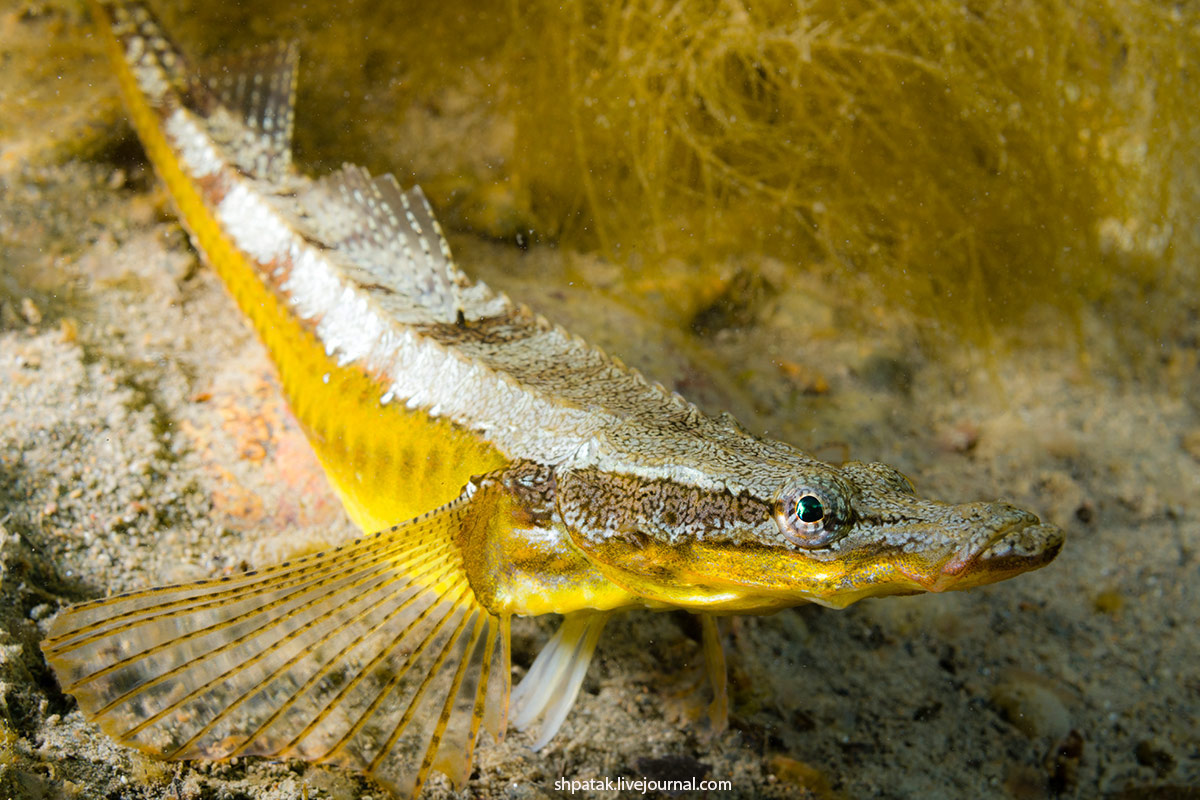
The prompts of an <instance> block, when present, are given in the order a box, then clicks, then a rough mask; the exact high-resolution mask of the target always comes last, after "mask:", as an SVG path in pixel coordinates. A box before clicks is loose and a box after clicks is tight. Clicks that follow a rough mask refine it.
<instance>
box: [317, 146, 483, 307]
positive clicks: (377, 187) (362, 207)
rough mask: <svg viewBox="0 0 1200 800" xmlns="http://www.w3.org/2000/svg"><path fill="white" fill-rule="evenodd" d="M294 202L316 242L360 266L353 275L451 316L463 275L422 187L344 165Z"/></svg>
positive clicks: (421, 305)
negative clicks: (407, 187)
mask: <svg viewBox="0 0 1200 800" xmlns="http://www.w3.org/2000/svg"><path fill="white" fill-rule="evenodd" d="M297 201H298V202H299V204H300V207H301V208H302V209H303V210H304V212H305V214H306V218H307V220H308V223H309V225H310V226H311V227H312V229H313V233H314V234H316V236H317V238H318V239H320V241H321V243H322V244H324V245H325V246H326V247H329V248H331V249H334V250H337V251H338V252H339V253H341V254H342V255H344V256H345V257H346V258H347V259H348V260H350V261H351V262H352V263H353V264H354V266H356V267H358V268H359V269H360V270H361V271H362V272H364V273H366V275H365V276H356V277H360V278H363V279H364V282H365V283H367V284H369V285H371V286H373V287H374V288H376V289H379V290H383V291H386V292H388V293H391V294H395V295H400V296H402V297H403V298H406V299H407V300H409V301H410V302H412V303H413V304H415V305H416V306H419V307H420V308H423V309H427V310H428V311H431V312H433V313H434V314H435V315H436V317H437V319H438V321H441V322H453V321H454V320H455V318H456V316H457V312H458V311H459V310H461V305H462V304H461V298H460V296H459V293H460V288H461V287H462V286H464V285H466V284H467V279H466V277H465V276H463V275H462V274H461V273H459V271H458V270H457V269H456V268H455V267H454V264H453V261H451V257H450V248H449V246H448V245H447V244H446V239H445V237H444V236H443V235H442V231H441V228H440V227H439V226H438V224H437V222H436V221H435V220H434V218H433V212H432V211H431V210H430V208H429V203H428V202H427V201H426V200H425V196H424V195H423V194H422V193H421V190H420V189H418V188H415V187H414V188H413V189H412V190H410V191H408V192H404V191H402V190H401V189H400V186H399V184H398V183H397V182H396V179H395V178H394V177H392V176H391V175H383V176H380V177H378V178H372V177H371V175H370V173H368V172H367V170H365V169H363V168H362V167H358V166H354V165H353V164H347V165H345V166H344V167H342V169H340V170H338V171H337V172H334V173H332V174H330V175H327V176H325V177H324V178H321V179H320V180H318V181H316V182H315V183H314V184H313V185H312V187H311V188H310V189H309V190H308V191H306V192H304V193H302V194H301V195H300V196H299V197H298V198H297Z"/></svg>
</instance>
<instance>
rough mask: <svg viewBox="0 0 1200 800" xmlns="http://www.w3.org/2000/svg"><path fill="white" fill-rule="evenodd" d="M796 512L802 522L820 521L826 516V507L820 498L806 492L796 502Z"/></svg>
mask: <svg viewBox="0 0 1200 800" xmlns="http://www.w3.org/2000/svg"><path fill="white" fill-rule="evenodd" d="M796 514H797V516H799V517H800V520H801V521H802V522H808V523H813V522H820V521H821V520H822V519H823V518H824V517H825V508H824V507H823V506H822V505H821V501H820V500H818V499H817V498H815V497H813V496H812V495H811V494H806V495H804V497H801V498H800V499H799V500H798V501H797V502H796Z"/></svg>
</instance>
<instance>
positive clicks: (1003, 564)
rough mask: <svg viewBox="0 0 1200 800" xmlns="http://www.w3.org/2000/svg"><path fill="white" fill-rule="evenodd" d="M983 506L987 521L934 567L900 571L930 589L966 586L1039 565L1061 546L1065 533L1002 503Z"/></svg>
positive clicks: (1043, 564) (1052, 557)
mask: <svg viewBox="0 0 1200 800" xmlns="http://www.w3.org/2000/svg"><path fill="white" fill-rule="evenodd" d="M985 508H986V512H987V515H988V516H989V517H990V518H991V520H992V521H993V524H992V525H989V526H986V527H983V528H982V529H981V530H978V532H977V533H975V534H974V535H973V536H970V537H969V538H968V540H967V541H965V542H963V543H962V544H961V545H960V546H959V547H958V548H956V549H955V551H954V552H953V553H951V555H950V556H949V558H947V559H946V560H945V561H944V562H942V563H941V564H940V565H939V566H938V567H935V568H932V569H930V570H928V571H924V570H921V571H914V572H907V571H906V573H905V574H906V577H908V578H909V579H910V580H912V581H914V582H915V583H916V584H918V585H919V586H920V587H921V588H922V589H924V590H925V591H930V592H944V591H948V590H961V589H969V588H971V587H974V586H982V585H984V584H988V583H996V582H998V581H1002V580H1006V579H1008V578H1011V577H1013V576H1014V575H1019V574H1021V573H1022V572H1029V571H1031V570H1035V569H1040V568H1042V567H1044V566H1046V565H1047V564H1049V563H1050V562H1051V561H1053V560H1054V558H1055V556H1057V555H1058V553H1059V551H1060V550H1062V547H1063V543H1064V541H1065V535H1064V534H1063V531H1062V529H1061V528H1059V527H1057V526H1056V525H1051V524H1048V523H1044V522H1042V521H1041V520H1040V519H1038V517H1036V516H1034V515H1033V514H1030V513H1029V512H1028V511H1023V510H1021V509H1018V508H1015V507H1013V506H1010V505H1007V504H1005V503H991V504H987V506H986V507H985ZM931 566H932V565H931Z"/></svg>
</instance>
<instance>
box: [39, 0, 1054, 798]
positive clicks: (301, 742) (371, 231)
mask: <svg viewBox="0 0 1200 800" xmlns="http://www.w3.org/2000/svg"><path fill="white" fill-rule="evenodd" d="M91 7H92V11H93V14H94V15H95V17H96V19H97V23H98V25H99V26H100V27H101V29H102V30H103V31H104V36H105V38H106V40H107V42H108V47H109V49H110V51H111V54H112V60H113V63H114V64H115V66H116V70H117V74H118V77H119V80H120V84H121V88H122V94H123V96H124V98H125V101H126V104H127V107H128V109H129V113H130V117H131V119H132V121H133V124H134V127H135V128H136V130H137V133H138V136H139V138H140V139H141V141H142V143H143V146H144V148H145V150H146V153H147V155H148V156H149V158H150V160H151V161H152V162H153V164H154V166H155V169H156V170H157V172H158V174H159V176H160V177H161V179H162V180H163V182H164V183H165V184H166V186H167V188H168V190H169V192H170V195H171V197H172V199H173V201H174V203H175V205H176V207H177V209H178V212H179V217H180V220H181V222H182V223H183V225H184V226H185V227H186V228H187V229H188V231H189V233H190V235H191V237H192V240H193V242H194V243H195V245H196V247H197V249H198V250H199V251H200V252H201V253H202V254H203V255H204V257H205V259H206V260H207V262H208V263H209V264H210V265H211V266H212V268H213V269H215V270H216V271H217V272H218V273H219V274H220V276H221V278H222V279H223V280H224V282H225V284H226V285H227V287H228V288H229V291H230V293H231V294H232V296H233V297H234V299H235V301H236V302H237V304H238V306H239V308H241V310H242V311H243V312H244V313H245V314H246V316H247V317H248V318H249V319H250V320H251V322H252V323H253V325H254V327H255V329H256V330H257V331H258V333H259V335H260V337H261V338H262V340H263V342H264V343H265V345H266V347H267V349H268V350H269V352H270V355H271V358H272V360H273V362H274V363H275V365H276V367H277V369H278V372H279V376H280V382H281V385H282V387H283V391H284V392H285V394H286V395H287V398H288V401H289V403H290V405H291V408H292V409H293V411H294V413H295V415H296V418H297V419H298V420H299V422H300V423H301V425H302V426H303V428H304V430H305V432H306V434H307V436H308V438H309V440H310V441H311V443H312V445H313V448H314V449H315V451H316V453H317V455H318V457H319V459H320V461H321V464H322V465H323V467H324V469H325V471H326V474H327V476H328V478H329V480H330V482H331V484H332V485H333V486H334V488H335V489H336V491H337V493H338V494H339V496H340V497H341V499H342V501H343V503H344V505H345V507H346V510H347V512H348V513H349V515H350V516H351V517H352V518H353V520H354V521H355V522H356V523H357V524H358V525H359V526H360V527H361V528H362V529H363V530H364V532H365V533H366V535H365V536H364V538H362V539H359V540H357V541H355V542H353V543H351V544H349V545H346V546H345V547H343V548H339V549H337V550H332V551H329V552H327V553H321V554H317V555H314V556H307V557H304V558H300V559H296V560H294V561H292V562H288V563H285V564H282V565H279V566H277V567H272V568H268V569H264V570H258V571H251V572H247V573H244V574H241V575H234V576H227V577H223V578H220V579H218V580H212V581H202V582H198V583H194V584H186V585H180V586H172V587H163V588H159V589H150V590H146V591H141V592H133V593H129V594H126V595H118V596H115V597H110V598H106V599H104V600H100V601H94V602H89V603H82V604H79V605H76V606H73V607H71V608H70V609H67V610H66V611H64V612H63V613H61V614H59V616H58V617H57V618H56V619H55V621H54V623H53V624H52V627H51V630H50V634H49V636H48V638H47V639H46V641H45V642H44V643H43V649H44V651H45V653H46V656H47V658H48V660H49V662H50V663H51V665H52V666H53V667H54V669H55V671H56V673H57V675H58V676H59V680H60V681H61V683H62V684H63V687H64V689H65V690H66V691H68V692H70V693H72V694H74V695H75V697H76V698H77V699H78V701H79V704H80V707H81V708H82V709H83V711H84V713H85V714H87V715H88V716H89V717H90V718H93V719H95V720H97V721H98V722H99V724H100V725H101V726H102V727H103V729H104V730H105V731H106V732H108V733H109V734H110V735H112V736H114V737H115V738H117V739H118V740H119V741H122V742H124V743H127V744H130V745H132V746H136V747H140V748H142V749H144V750H147V751H149V752H152V753H156V754H159V755H163V756H166V757H173V758H196V757H206V758H223V757H229V756H234V755H241V754H260V755H268V756H274V757H285V756H294V757H299V758H304V759H308V760H311V761H320V762H329V763H335V764H340V765H342V766H345V767H348V768H352V769H358V770H362V771H364V772H367V773H369V774H371V775H372V776H374V777H375V778H376V779H377V780H379V781H380V782H381V783H384V784H385V785H387V786H389V787H390V788H392V789H393V790H395V791H397V792H400V793H410V794H416V793H419V791H420V789H421V786H422V784H423V783H424V781H425V780H426V778H427V776H428V774H429V772H430V771H431V770H434V769H436V770H439V771H442V772H444V773H446V774H447V775H449V776H450V777H451V779H452V780H453V781H455V782H456V783H457V784H461V783H462V782H463V781H465V780H466V778H467V776H468V775H469V774H470V764H471V759H472V754H473V750H474V747H475V744H476V742H477V741H478V739H479V737H480V729H481V728H482V727H487V728H489V729H490V730H492V731H493V733H495V734H497V735H500V734H501V733H502V732H503V731H504V729H505V727H506V726H507V724H509V723H510V722H511V723H513V724H515V725H516V726H517V727H519V728H523V729H529V730H531V731H533V732H534V735H535V737H536V739H537V742H538V743H539V744H541V743H544V742H545V741H547V740H548V739H549V738H550V737H552V736H553V735H554V733H555V732H556V731H557V729H558V728H559V726H560V725H561V723H562V721H563V719H564V718H565V716H566V713H567V711H568V710H569V709H570V706H571V704H572V703H573V701H574V698H575V696H576V693H577V691H578V688H579V685H580V682H581V681H582V678H583V675H584V673H585V672H586V668H587V665H588V662H589V661H590V658H591V656H592V653H593V652H594V650H595V648H596V646H597V642H598V640H599V636H600V633H601V631H602V629H603V625H604V621H605V620H606V619H607V618H608V615H609V614H610V613H611V612H613V611H617V610H620V609H625V608H631V607H639V606H640V607H649V608H655V609H667V608H676V609H686V610H690V611H694V612H696V613H699V614H701V615H702V623H703V630H704V638H705V652H706V656H707V661H708V664H709V668H710V673H711V676H712V680H713V691H714V701H713V705H712V708H711V712H712V716H713V721H714V723H715V724H716V725H717V726H718V727H720V726H722V725H723V724H724V714H725V700H724V662H723V656H722V653H721V647H720V641H719V637H718V636H717V633H716V627H715V625H714V624H713V622H712V615H713V614H729V613H765V612H770V611H774V610H777V609H780V608H784V607H788V606H792V605H796V604H798V603H803V602H815V603H820V604H823V605H826V606H831V607H844V606H846V605H849V604H850V603H853V602H855V601H857V600H859V599H862V598H864V597H874V596H881V595H887V594H911V593H915V592H921V591H943V590H948V589H962V588H968V587H971V586H976V585H980V584H984V583H991V582H994V581H997V580H1002V579H1005V578H1008V577H1011V576H1013V575H1016V574H1018V573H1021V572H1024V571H1027V570H1030V569H1036V568H1038V567H1041V566H1043V565H1045V564H1046V563H1048V562H1049V561H1050V560H1051V559H1053V558H1054V556H1055V555H1056V554H1057V552H1058V550H1059V548H1060V547H1061V545H1062V534H1061V532H1060V531H1059V530H1058V529H1056V528H1054V527H1053V526H1050V525H1046V524H1043V523H1041V522H1040V521H1039V520H1038V518H1037V517H1035V516H1034V515H1032V514H1030V513H1028V512H1026V511H1023V510H1020V509H1017V508H1015V507H1013V506H1010V505H1008V504H1005V503H968V504H960V505H955V504H947V503H940V502H935V501H931V500H927V499H923V498H921V497H919V496H918V495H917V494H916V493H915V491H914V490H913V487H912V485H911V484H910V483H909V481H908V480H907V479H906V478H905V477H904V476H903V475H901V474H900V473H899V472H897V471H896V470H894V469H892V468H890V467H887V466H885V465H882V464H871V463H860V462H850V463H847V464H844V465H841V466H834V465H831V464H826V463H824V462H821V461H819V460H817V459H815V458H813V457H812V456H810V455H808V454H806V453H804V452H802V451H800V450H798V449H796V448H794V447H792V446H790V445H787V444H785V443H782V442H777V441H771V440H766V439H762V438H759V437H755V436H752V435H750V434H748V433H747V432H746V431H744V430H743V429H742V428H741V427H740V426H739V425H737V424H736V423H735V422H733V421H732V420H731V419H729V418H727V417H723V418H712V417H709V416H707V415H705V414H704V413H702V412H701V411H699V410H698V409H697V408H696V407H695V406H693V405H692V404H691V403H689V402H687V401H686V400H684V399H683V398H681V397H680V396H678V395H677V394H674V393H671V392H668V391H667V390H665V389H664V388H663V387H662V386H660V385H658V384H654V383H651V382H649V381H647V380H646V379H645V378H644V377H642V376H641V375H640V374H639V373H637V372H636V371H634V370H631V369H628V368H626V367H625V366H624V365H623V364H621V363H620V362H619V361H617V360H616V359H612V358H609V357H608V356H606V355H605V354H604V353H602V352H600V351H599V350H597V349H595V348H593V347H590V346H589V345H588V344H587V343H585V342H583V341H581V340H580V339H578V338H577V337H574V336H572V335H570V334H569V333H567V332H566V331H564V330H563V329H561V328H559V327H557V326H555V325H552V324H551V323H549V322H547V321H546V320H545V319H544V318H542V317H540V316H538V315H537V314H534V313H533V312H531V311H530V310H529V309H527V308H525V307H524V306H521V305H520V304H518V303H515V302H513V301H512V300H510V299H509V298H507V297H506V296H504V295H503V294H502V293H499V292H495V291H493V290H491V289H490V288H489V287H487V286H486V285H484V284H482V283H480V282H476V281H472V280H471V279H469V278H468V277H467V276H466V275H465V274H464V273H463V272H462V271H460V270H459V268H458V267H457V265H456V264H455V262H454V260H453V258H452V257H451V254H450V251H449V248H448V246H447V245H446V242H445V239H444V237H443V236H442V233H441V230H440V228H439V227H438V224H437V222H436V220H435V218H434V215H433V212H432V210H431V209H430V207H429V204H428V203H427V202H426V201H425V198H424V196H423V195H422V194H421V192H420V190H419V189H416V188H413V189H409V190H404V189H402V188H401V187H400V186H399V185H398V184H397V183H396V181H395V180H394V179H393V178H392V177H391V176H390V175H385V176H382V177H373V176H371V175H369V174H368V173H367V172H366V171H365V170H363V169H361V168H358V167H354V166H346V167H344V168H343V169H342V170H340V171H338V172H336V173H334V174H332V175H329V176H326V177H324V178H320V179H316V180H314V179H310V178H308V177H306V176H304V175H302V174H301V173H299V172H298V171H297V170H296V169H294V167H293V165H292V163H291V156H290V146H291V142H290V139H291V129H292V118H293V115H292V107H293V101H294V94H295V81H296V50H295V48H294V47H293V46H289V45H282V46H274V47H270V48H266V49H264V50H263V51H261V52H260V53H258V54H255V55H249V56H243V57H241V58H239V59H237V60H233V61H230V62H228V63H226V64H224V65H221V66H220V67H218V68H216V69H215V70H212V71H211V74H209V75H203V74H201V73H199V72H198V71H196V70H194V69H193V68H192V67H191V66H190V65H189V64H188V62H187V61H186V59H185V58H184V57H183V56H182V55H181V54H180V52H179V51H178V50H177V49H176V48H175V47H174V46H173V45H172V44H171V43H170V41H169V40H168V38H167V36H166V35H165V34H164V32H163V31H162V30H161V28H160V26H159V25H158V23H157V22H156V21H155V19H154V18H153V16H152V15H151V14H150V13H149V12H148V11H147V10H146V9H145V8H144V7H142V6H141V5H140V4H138V3H134V2H116V1H114V2H110V1H109V0H97V1H96V2H92V4H91ZM551 612H553V613H559V614H563V615H565V620H564V623H563V625H562V628H561V629H560V630H559V632H558V633H557V634H556V635H555V637H554V638H553V639H552V640H551V642H550V644H549V645H547V647H546V648H545V650H543V652H542V653H541V654H540V655H539V656H538V658H537V660H536V661H535V663H534V665H533V666H532V667H531V669H530V671H529V673H528V674H527V676H526V678H525V680H524V681H523V682H522V684H521V685H520V686H519V687H517V688H516V689H515V690H513V691H512V692H511V703H510V685H509V676H510V664H509V652H508V637H509V621H510V619H511V617H512V616H513V615H536V614H544V613H551Z"/></svg>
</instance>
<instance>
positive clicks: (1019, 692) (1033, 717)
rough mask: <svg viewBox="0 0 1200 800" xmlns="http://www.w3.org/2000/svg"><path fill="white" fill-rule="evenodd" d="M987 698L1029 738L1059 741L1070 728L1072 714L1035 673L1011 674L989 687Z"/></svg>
mask: <svg viewBox="0 0 1200 800" xmlns="http://www.w3.org/2000/svg"><path fill="white" fill-rule="evenodd" d="M990 700H991V702H992V705H994V706H995V707H996V708H998V709H999V710H1000V712H1001V713H1002V714H1003V715H1004V718H1005V719H1006V720H1008V721H1009V722H1010V723H1012V725H1013V726H1014V727H1015V728H1016V729H1017V730H1019V731H1021V732H1022V733H1024V734H1025V735H1026V736H1028V737H1029V738H1030V739H1040V738H1043V737H1044V738H1048V739H1053V740H1054V741H1060V740H1062V739H1063V738H1064V737H1066V735H1067V734H1068V733H1069V732H1070V730H1071V715H1070V713H1069V712H1068V711H1067V707H1066V706H1065V705H1064V704H1063V701H1062V700H1061V699H1060V698H1059V697H1058V694H1057V693H1055V692H1054V691H1053V690H1052V689H1050V688H1049V687H1048V686H1046V685H1045V684H1044V683H1043V682H1042V681H1041V680H1040V679H1038V678H1037V676H1033V675H1026V674H1024V673H1014V674H1013V675H1011V676H1010V677H1009V678H1008V679H1007V680H1004V681H1002V682H1001V683H998V684H996V686H994V687H993V688H992V691H991V697H990Z"/></svg>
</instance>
